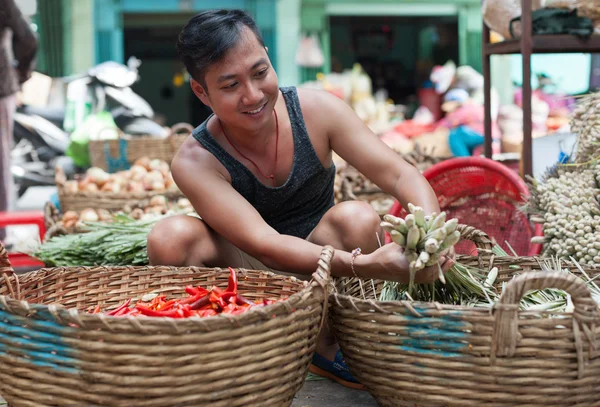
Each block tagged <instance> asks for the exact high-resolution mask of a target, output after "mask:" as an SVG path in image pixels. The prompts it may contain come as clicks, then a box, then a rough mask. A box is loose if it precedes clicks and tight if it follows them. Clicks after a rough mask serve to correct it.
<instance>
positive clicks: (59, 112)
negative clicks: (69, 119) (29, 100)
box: [18, 106, 65, 129]
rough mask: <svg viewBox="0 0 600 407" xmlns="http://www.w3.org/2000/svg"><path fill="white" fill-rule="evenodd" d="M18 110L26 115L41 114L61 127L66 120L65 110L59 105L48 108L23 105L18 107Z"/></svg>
mask: <svg viewBox="0 0 600 407" xmlns="http://www.w3.org/2000/svg"><path fill="white" fill-rule="evenodd" d="M18 112H19V113H23V114H26V115H37V116H40V117H42V118H44V119H46V120H48V121H49V122H51V123H52V124H54V125H56V126H58V127H59V128H61V129H62V126H63V121H64V120H65V110H64V109H63V108H59V107H53V108H47V107H36V106H22V107H20V108H19V109H18Z"/></svg>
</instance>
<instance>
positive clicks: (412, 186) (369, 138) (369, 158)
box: [321, 95, 440, 213]
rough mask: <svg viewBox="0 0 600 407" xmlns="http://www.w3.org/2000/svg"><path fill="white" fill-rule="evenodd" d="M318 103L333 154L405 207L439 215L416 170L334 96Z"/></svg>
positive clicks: (424, 180)
mask: <svg viewBox="0 0 600 407" xmlns="http://www.w3.org/2000/svg"><path fill="white" fill-rule="evenodd" d="M321 100H322V102H323V103H324V104H325V109H326V112H327V113H326V114H323V116H324V117H327V125H326V126H327V132H328V135H329V141H330V144H331V148H332V149H333V151H335V152H336V153H337V154H338V155H339V156H340V157H342V158H343V159H344V160H346V161H347V162H348V163H349V164H350V165H352V166H353V167H355V168H356V169H357V170H358V171H360V172H361V173H362V174H364V175H365V176H366V177H367V178H368V179H369V180H371V181H372V182H374V183H375V184H376V185H377V186H378V187H379V188H381V189H382V190H383V191H384V192H386V193H388V194H390V195H392V196H393V197H394V198H396V199H397V200H398V201H399V202H400V204H402V206H403V207H404V208H408V203H409V202H410V203H412V204H414V205H417V206H421V207H422V208H423V209H424V210H425V212H426V213H432V212H438V213H439V212H440V207H439V203H438V200H437V197H436V195H435V193H434V192H433V189H432V188H431V186H430V185H429V183H428V182H427V180H426V179H425V178H424V177H423V175H422V174H421V172H420V171H419V170H418V169H417V168H415V167H413V166H412V165H410V164H409V163H408V162H406V161H405V160H404V159H403V158H402V157H401V156H400V155H399V154H397V153H396V152H395V151H394V150H392V149H391V148H389V147H388V146H387V145H386V144H385V143H384V142H383V141H381V140H380V139H379V137H377V136H376V135H375V134H374V133H373V132H372V131H371V130H370V129H369V128H368V127H367V125H366V124H364V123H363V122H362V120H361V119H360V118H359V117H358V116H357V115H356V113H354V110H353V109H352V108H351V107H350V106H348V104H346V103H345V102H344V101H342V100H340V99H338V98H336V97H335V96H333V95H324V96H323V97H322V98H321Z"/></svg>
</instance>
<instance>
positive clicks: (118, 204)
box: [55, 167, 183, 213]
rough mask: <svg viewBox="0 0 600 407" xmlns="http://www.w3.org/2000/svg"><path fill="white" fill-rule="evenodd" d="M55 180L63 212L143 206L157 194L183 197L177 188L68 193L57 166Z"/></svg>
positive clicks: (62, 173)
mask: <svg viewBox="0 0 600 407" xmlns="http://www.w3.org/2000/svg"><path fill="white" fill-rule="evenodd" d="M55 180H56V188H57V190H58V199H59V201H60V210H61V211H62V212H63V213H64V212H67V211H77V212H79V211H82V210H84V209H86V208H93V209H107V210H121V209H123V208H124V207H125V206H126V205H129V206H132V207H136V206H144V205H147V204H148V203H149V202H150V200H151V199H152V197H154V196H157V195H163V196H165V197H166V198H167V199H168V200H169V201H176V200H177V199H179V198H183V193H182V192H181V191H179V190H166V191H144V192H119V193H114V192H106V191H97V192H89V191H78V192H76V193H68V192H67V191H66V189H65V183H66V182H67V177H66V175H65V173H64V171H63V170H62V169H61V168H59V167H57V168H56V175H55Z"/></svg>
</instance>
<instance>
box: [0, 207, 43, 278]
mask: <svg viewBox="0 0 600 407" xmlns="http://www.w3.org/2000/svg"><path fill="white" fill-rule="evenodd" d="M14 225H36V226H37V227H38V231H39V235H40V241H43V239H44V234H45V233H46V224H45V223H44V212H42V211H21V212H0V227H6V226H14ZM8 260H9V261H10V263H11V265H12V267H13V268H14V269H18V268H36V267H38V268H39V267H44V263H42V262H40V261H39V260H36V259H34V258H33V257H31V256H28V255H26V254H24V253H15V252H9V253H8Z"/></svg>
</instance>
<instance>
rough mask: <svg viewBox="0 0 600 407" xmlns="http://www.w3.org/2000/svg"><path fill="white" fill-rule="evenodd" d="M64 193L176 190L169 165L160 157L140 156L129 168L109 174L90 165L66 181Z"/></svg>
mask: <svg viewBox="0 0 600 407" xmlns="http://www.w3.org/2000/svg"><path fill="white" fill-rule="evenodd" d="M64 190H65V193H67V194H76V193H78V192H99V191H101V192H112V193H116V194H118V193H135V192H150V191H156V192H165V191H177V190H178V188H177V185H176V184H175V181H174V180H173V177H172V175H171V169H170V168H169V164H168V163H167V162H165V161H163V160H159V159H154V160H151V159H150V158H148V157H142V158H139V159H138V160H136V161H135V163H134V164H133V165H132V166H131V168H130V169H129V170H126V171H119V172H116V173H114V174H109V173H107V172H106V171H104V170H103V169H102V168H99V167H92V168H90V169H88V170H87V172H86V173H85V175H84V176H83V177H82V178H81V179H78V180H72V181H67V182H66V183H65V188H64Z"/></svg>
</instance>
